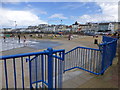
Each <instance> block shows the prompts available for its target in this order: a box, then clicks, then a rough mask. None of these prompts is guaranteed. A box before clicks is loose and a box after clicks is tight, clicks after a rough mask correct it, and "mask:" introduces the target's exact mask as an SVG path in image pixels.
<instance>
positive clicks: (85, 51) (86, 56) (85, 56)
mask: <svg viewBox="0 0 120 90" xmlns="http://www.w3.org/2000/svg"><path fill="white" fill-rule="evenodd" d="M86 52H87V49H85V69H86V62H87V53H86Z"/></svg>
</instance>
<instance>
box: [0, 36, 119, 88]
mask: <svg viewBox="0 0 120 90" xmlns="http://www.w3.org/2000/svg"><path fill="white" fill-rule="evenodd" d="M116 46H117V39H115V38H111V37H106V36H103V43H102V44H100V45H99V49H94V48H87V47H76V48H74V49H72V50H70V51H68V52H66V53H65V50H63V49H61V50H53V49H52V48H48V49H47V50H45V51H42V52H32V53H25V54H16V55H8V56H1V57H0V59H1V61H2V62H3V63H4V64H3V66H4V68H3V71H4V73H2V74H3V78H4V79H3V82H4V81H5V82H4V83H3V87H4V88H6V89H7V90H8V88H15V89H16V88H21V87H22V88H23V89H24V88H28V87H30V89H32V88H36V89H38V88H43V89H44V88H50V89H51V88H55V89H56V88H61V87H62V75H63V72H65V71H69V70H71V69H75V68H79V69H82V70H84V71H87V72H90V73H93V74H96V75H100V74H103V73H104V72H105V70H106V69H107V68H108V67H109V66H110V65H112V61H113V58H114V57H115V55H116ZM64 59H65V60H64ZM20 71H21V72H20Z"/></svg>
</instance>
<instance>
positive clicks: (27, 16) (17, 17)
mask: <svg viewBox="0 0 120 90" xmlns="http://www.w3.org/2000/svg"><path fill="white" fill-rule="evenodd" d="M0 21H1V22H0V25H2V26H3V27H4V26H11V27H12V26H14V25H15V21H16V23H17V26H29V25H38V24H43V23H47V22H45V21H43V20H41V19H40V17H38V16H37V15H35V14H33V13H31V12H30V11H15V10H8V9H3V8H2V9H0Z"/></svg>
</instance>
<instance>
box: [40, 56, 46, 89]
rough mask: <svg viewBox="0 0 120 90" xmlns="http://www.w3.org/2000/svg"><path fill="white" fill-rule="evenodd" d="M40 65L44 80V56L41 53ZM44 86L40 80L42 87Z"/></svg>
mask: <svg viewBox="0 0 120 90" xmlns="http://www.w3.org/2000/svg"><path fill="white" fill-rule="evenodd" d="M41 61H42V63H41V66H42V80H43V81H44V72H45V71H44V58H43V55H41ZM43 86H44V83H43V82H42V87H43Z"/></svg>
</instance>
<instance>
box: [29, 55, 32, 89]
mask: <svg viewBox="0 0 120 90" xmlns="http://www.w3.org/2000/svg"><path fill="white" fill-rule="evenodd" d="M29 59H30V56H29ZM29 78H30V90H32V75H31V61H29Z"/></svg>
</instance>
